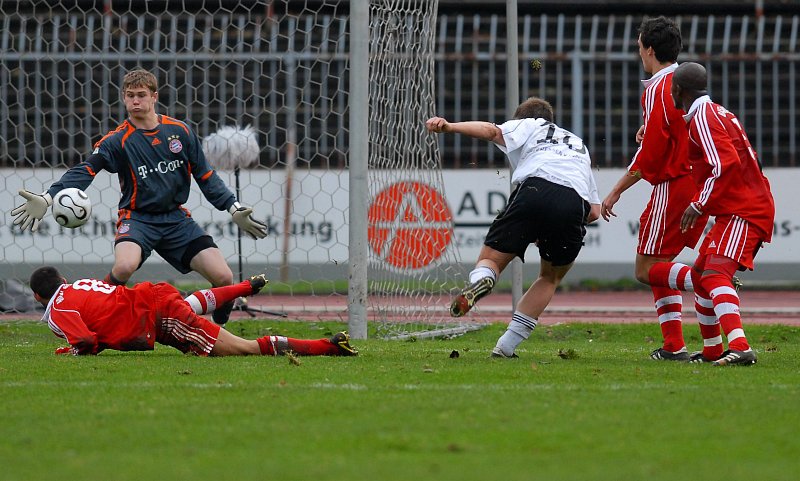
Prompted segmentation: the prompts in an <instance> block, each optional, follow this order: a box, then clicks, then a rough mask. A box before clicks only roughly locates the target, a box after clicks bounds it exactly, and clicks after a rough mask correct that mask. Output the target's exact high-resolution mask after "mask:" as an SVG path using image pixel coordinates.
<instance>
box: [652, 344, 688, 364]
mask: <svg viewBox="0 0 800 481" xmlns="http://www.w3.org/2000/svg"><path fill="white" fill-rule="evenodd" d="M650 359H655V360H656V361H684V362H686V361H688V360H689V353H688V352H686V348H685V347H684V348H681V350H680V351H675V352H672V351H667V350H666V349H664V348H662V347H659V348H658V349H656V350H654V351H653V352H651V353H650Z"/></svg>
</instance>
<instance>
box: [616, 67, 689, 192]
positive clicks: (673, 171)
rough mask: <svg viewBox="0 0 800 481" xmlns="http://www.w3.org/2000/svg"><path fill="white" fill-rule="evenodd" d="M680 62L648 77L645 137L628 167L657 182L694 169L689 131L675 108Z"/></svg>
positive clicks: (650, 181) (644, 105) (629, 169)
mask: <svg viewBox="0 0 800 481" xmlns="http://www.w3.org/2000/svg"><path fill="white" fill-rule="evenodd" d="M676 68H678V64H677V63H674V64H672V65H670V66H669V67H666V68H663V69H661V70H659V71H658V72H656V73H655V74H654V75H653V76H652V77H650V78H649V79H647V80H642V83H643V84H644V86H645V89H644V92H643V93H642V116H643V118H644V139H643V140H642V143H641V144H640V145H639V149H638V150H637V151H636V153H635V154H634V155H633V161H632V162H631V165H630V166H628V171H630V172H635V171H637V170H638V171H639V172H640V173H641V175H642V179H644V180H646V181H647V182H649V183H650V184H652V185H658V184H660V183H662V182H666V181H668V180H670V179H674V178H676V177H681V176H684V175H688V174H689V173H690V172H691V168H690V167H689V156H688V152H687V151H688V143H689V141H688V135H687V129H686V122H685V121H684V120H683V111H682V110H680V109H678V108H675V104H674V103H673V101H672V96H671V94H670V90H671V89H672V74H673V72H674V71H675V69H676Z"/></svg>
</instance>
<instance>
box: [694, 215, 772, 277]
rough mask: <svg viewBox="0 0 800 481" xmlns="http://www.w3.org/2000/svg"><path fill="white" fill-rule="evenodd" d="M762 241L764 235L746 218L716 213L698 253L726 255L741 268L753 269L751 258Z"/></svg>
mask: <svg viewBox="0 0 800 481" xmlns="http://www.w3.org/2000/svg"><path fill="white" fill-rule="evenodd" d="M763 242H764V235H763V234H762V233H761V232H760V231H759V230H758V229H756V228H755V227H753V226H752V225H751V224H750V223H749V222H747V221H746V220H744V219H742V218H741V217H736V216H735V215H718V216H717V217H716V222H715V223H714V227H712V228H711V231H710V232H709V233H708V234H706V238H705V239H704V240H703V245H702V246H700V255H701V256H710V255H712V254H715V255H718V256H723V257H727V258H728V259H733V260H734V261H736V262H738V263H739V265H740V266H741V267H743V268H746V269H753V259H754V258H755V256H756V253H757V252H758V250H759V249H760V248H761V244H762V243H763Z"/></svg>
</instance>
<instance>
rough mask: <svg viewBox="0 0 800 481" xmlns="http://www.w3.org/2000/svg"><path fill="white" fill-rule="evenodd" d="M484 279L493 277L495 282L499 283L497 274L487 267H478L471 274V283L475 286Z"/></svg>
mask: <svg viewBox="0 0 800 481" xmlns="http://www.w3.org/2000/svg"><path fill="white" fill-rule="evenodd" d="M484 277H491V278H492V280H493V281H497V274H496V273H495V272H494V271H493V270H492V269H490V268H489V267H486V266H478V267H476V268H475V269H473V270H472V272H470V273H469V283H470V284H474V283H476V282H478V281H479V280H481V279H483V278H484Z"/></svg>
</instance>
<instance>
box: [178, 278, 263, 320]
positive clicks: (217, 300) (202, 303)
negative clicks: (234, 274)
mask: <svg viewBox="0 0 800 481" xmlns="http://www.w3.org/2000/svg"><path fill="white" fill-rule="evenodd" d="M252 293H253V288H252V286H250V281H249V280H247V281H243V282H240V283H238V284H234V285H232V286H222V287H212V288H211V289H202V290H200V291H197V292H193V293H192V294H190V295H189V296H188V297H186V298H185V299H184V300H185V301H186V302H187V303H189V305H190V306H191V307H192V310H193V311H194V312H195V314H208V313H210V312H214V310H215V309H216V308H217V307H218V306H222V305H224V304H225V303H227V302H231V301H233V300H234V299H236V298H237V297H247V296H249V295H250V294H252Z"/></svg>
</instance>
